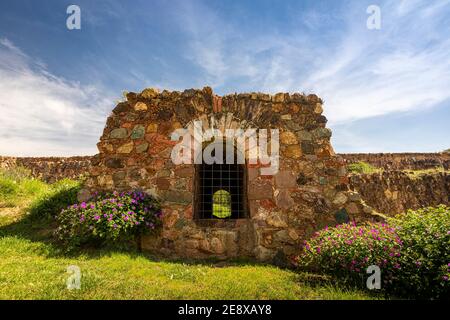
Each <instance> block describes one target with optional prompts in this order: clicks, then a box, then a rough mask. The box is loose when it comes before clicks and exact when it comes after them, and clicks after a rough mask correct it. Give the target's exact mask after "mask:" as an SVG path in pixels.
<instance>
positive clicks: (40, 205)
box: [30, 179, 80, 218]
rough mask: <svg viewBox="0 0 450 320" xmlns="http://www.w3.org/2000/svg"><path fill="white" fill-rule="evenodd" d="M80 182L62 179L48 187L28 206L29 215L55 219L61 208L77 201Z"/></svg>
mask: <svg viewBox="0 0 450 320" xmlns="http://www.w3.org/2000/svg"><path fill="white" fill-rule="evenodd" d="M79 189H80V182H78V181H74V180H70V179H62V180H59V181H57V182H55V183H53V184H52V185H50V188H49V190H47V192H45V193H42V194H40V195H39V196H38V197H36V198H35V200H34V201H33V202H32V203H31V205H30V214H31V216H32V217H36V218H51V217H55V216H56V215H57V214H58V213H59V212H60V211H61V210H62V209H63V208H66V207H67V206H68V205H70V204H72V203H75V202H76V201H77V193H78V191H79Z"/></svg>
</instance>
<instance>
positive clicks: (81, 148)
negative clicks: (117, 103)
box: [0, 39, 112, 156]
mask: <svg viewBox="0 0 450 320" xmlns="http://www.w3.org/2000/svg"><path fill="white" fill-rule="evenodd" d="M102 94H104V92H99V90H97V89H96V88H94V87H92V86H82V85H80V84H78V83H74V82H69V81H66V80H65V79H63V78H60V77H57V76H54V75H52V74H51V73H49V72H48V71H47V70H46V69H45V66H44V65H43V64H42V63H40V62H36V61H34V60H33V59H31V58H30V57H29V56H27V55H26V54H25V53H24V52H22V51H21V50H20V49H19V48H18V47H16V46H15V45H14V44H13V43H12V42H11V41H10V40H8V39H0V114H1V118H0V154H2V155H14V156H61V155H85V154H95V153H96V152H97V149H96V143H97V142H98V139H99V137H100V134H101V131H102V129H103V126H104V123H105V119H106V115H107V112H108V111H107V110H108V109H110V104H111V101H112V99H111V98H110V97H107V96H104V95H102Z"/></svg>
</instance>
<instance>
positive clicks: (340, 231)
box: [296, 223, 403, 283]
mask: <svg viewBox="0 0 450 320" xmlns="http://www.w3.org/2000/svg"><path fill="white" fill-rule="evenodd" d="M402 246H403V243H402V241H401V239H400V238H399V236H398V235H397V233H396V231H395V228H393V227H390V226H388V225H387V224H375V223H367V224H363V225H360V226H357V225H356V224H354V223H348V224H341V225H338V226H336V227H334V228H325V229H324V230H321V231H319V232H316V233H315V234H314V236H313V237H312V238H311V239H310V240H309V241H305V242H304V247H303V251H302V253H301V254H300V256H299V257H298V258H297V260H296V262H297V264H298V266H299V267H303V268H306V269H309V270H311V271H313V272H320V273H325V274H331V275H335V276H337V277H339V278H340V280H343V281H344V282H352V283H355V282H358V283H361V282H362V280H363V275H364V274H365V272H366V269H367V267H368V266H370V265H377V266H379V267H380V269H381V270H382V273H383V274H384V280H385V281H387V282H389V281H391V282H392V281H393V280H394V277H395V273H394V270H395V269H396V268H399V267H400V259H399V258H400V256H401V253H400V252H401V249H402Z"/></svg>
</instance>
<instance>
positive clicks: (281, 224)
mask: <svg viewBox="0 0 450 320" xmlns="http://www.w3.org/2000/svg"><path fill="white" fill-rule="evenodd" d="M266 222H267V224H268V225H270V226H273V227H276V228H287V227H288V224H287V221H286V218H285V217H284V216H282V215H281V213H275V214H271V215H269V216H268V217H267V218H266Z"/></svg>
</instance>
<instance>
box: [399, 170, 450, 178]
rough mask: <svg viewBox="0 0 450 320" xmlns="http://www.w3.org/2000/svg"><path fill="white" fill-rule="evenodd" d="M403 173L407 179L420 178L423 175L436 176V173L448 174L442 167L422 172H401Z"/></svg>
mask: <svg viewBox="0 0 450 320" xmlns="http://www.w3.org/2000/svg"><path fill="white" fill-rule="evenodd" d="M403 172H405V173H406V174H407V175H408V176H409V177H411V178H413V179H414V178H420V177H422V176H424V175H432V174H436V173H445V172H447V173H448V172H449V171H448V170H447V171H446V170H445V169H444V168H443V167H436V168H431V169H423V170H403Z"/></svg>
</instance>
